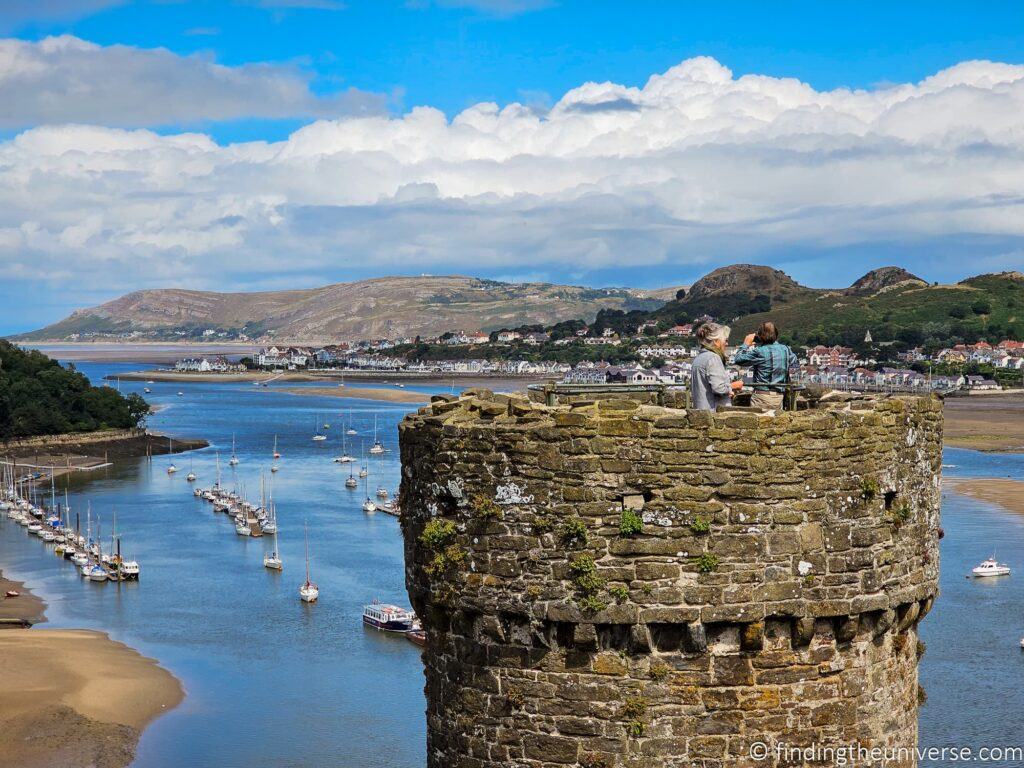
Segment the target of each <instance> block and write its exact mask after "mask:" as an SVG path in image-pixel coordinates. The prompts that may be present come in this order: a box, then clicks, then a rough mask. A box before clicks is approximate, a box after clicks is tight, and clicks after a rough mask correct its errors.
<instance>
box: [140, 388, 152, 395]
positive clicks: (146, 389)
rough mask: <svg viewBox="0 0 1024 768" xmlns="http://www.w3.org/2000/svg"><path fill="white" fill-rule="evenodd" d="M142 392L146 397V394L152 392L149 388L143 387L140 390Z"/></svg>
mask: <svg viewBox="0 0 1024 768" xmlns="http://www.w3.org/2000/svg"><path fill="white" fill-rule="evenodd" d="M142 391H143V392H145V393H146V394H147V395H148V394H149V393H150V392H152V391H153V390H152V389H150V388H149V387H143V388H142Z"/></svg>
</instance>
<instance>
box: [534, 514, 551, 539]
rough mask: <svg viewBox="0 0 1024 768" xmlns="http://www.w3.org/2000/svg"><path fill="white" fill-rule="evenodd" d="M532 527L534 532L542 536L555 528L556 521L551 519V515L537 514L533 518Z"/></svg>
mask: <svg viewBox="0 0 1024 768" xmlns="http://www.w3.org/2000/svg"><path fill="white" fill-rule="evenodd" d="M532 528H533V532H534V533H536V534H537V535H538V536H542V535H543V534H545V533H550V532H551V531H553V530H555V521H554V520H552V519H551V515H537V516H536V517H534V518H533V523H532Z"/></svg>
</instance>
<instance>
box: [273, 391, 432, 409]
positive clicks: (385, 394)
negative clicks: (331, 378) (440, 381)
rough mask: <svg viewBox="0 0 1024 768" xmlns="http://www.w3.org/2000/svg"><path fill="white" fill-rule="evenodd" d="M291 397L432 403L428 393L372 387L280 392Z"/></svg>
mask: <svg viewBox="0 0 1024 768" xmlns="http://www.w3.org/2000/svg"><path fill="white" fill-rule="evenodd" d="M280 391H281V392H287V393H288V394H290V395H318V396H320V397H348V398H353V399H357V400H376V401H379V402H384V403H413V404H420V405H425V404H426V403H429V402H430V397H431V395H429V394H428V393H426V392H410V391H407V390H404V389H378V388H372V387H301V388H300V387H285V388H284V389H282V390H280Z"/></svg>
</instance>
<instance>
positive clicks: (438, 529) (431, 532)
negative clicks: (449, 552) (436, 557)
mask: <svg viewBox="0 0 1024 768" xmlns="http://www.w3.org/2000/svg"><path fill="white" fill-rule="evenodd" d="M454 538H455V523H453V522H452V521H451V520H440V519H438V520H431V521H430V522H429V523H427V524H426V525H425V526H423V533H421V534H420V544H422V545H423V546H424V547H425V548H426V549H428V550H431V551H433V552H436V551H437V550H439V549H443V548H444V547H445V546H447V545H448V544H449V543H450V542H451V541H452V539H454Z"/></svg>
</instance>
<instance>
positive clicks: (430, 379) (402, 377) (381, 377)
mask: <svg viewBox="0 0 1024 768" xmlns="http://www.w3.org/2000/svg"><path fill="white" fill-rule="evenodd" d="M103 378H104V379H105V380H107V381H118V380H121V381H162V382H206V383H220V382H223V383H229V384H230V383H238V382H261V383H262V382H278V381H279V382H311V381H325V382H342V381H345V380H351V381H379V382H382V383H388V382H393V381H396V382H397V381H401V382H403V383H409V382H415V383H417V384H448V383H451V382H452V381H457V382H465V381H472V382H481V383H485V382H491V383H493V382H495V381H514V382H522V383H529V382H540V381H549V380H551V379H552V377H551V376H538V375H535V374H530V375H522V376H517V375H515V374H509V373H499V374H494V375H488V374H482V373H447V374H438V373H436V372H431V373H410V372H406V371H347V370H346V371H341V370H314V371H277V372H268V371H236V372H230V373H196V372H180V371H172V370H170V369H164V368H154V369H145V370H141V371H126V372H124V373H116V374H114V373H111V374H107V375H106V376H104V377H103Z"/></svg>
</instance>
